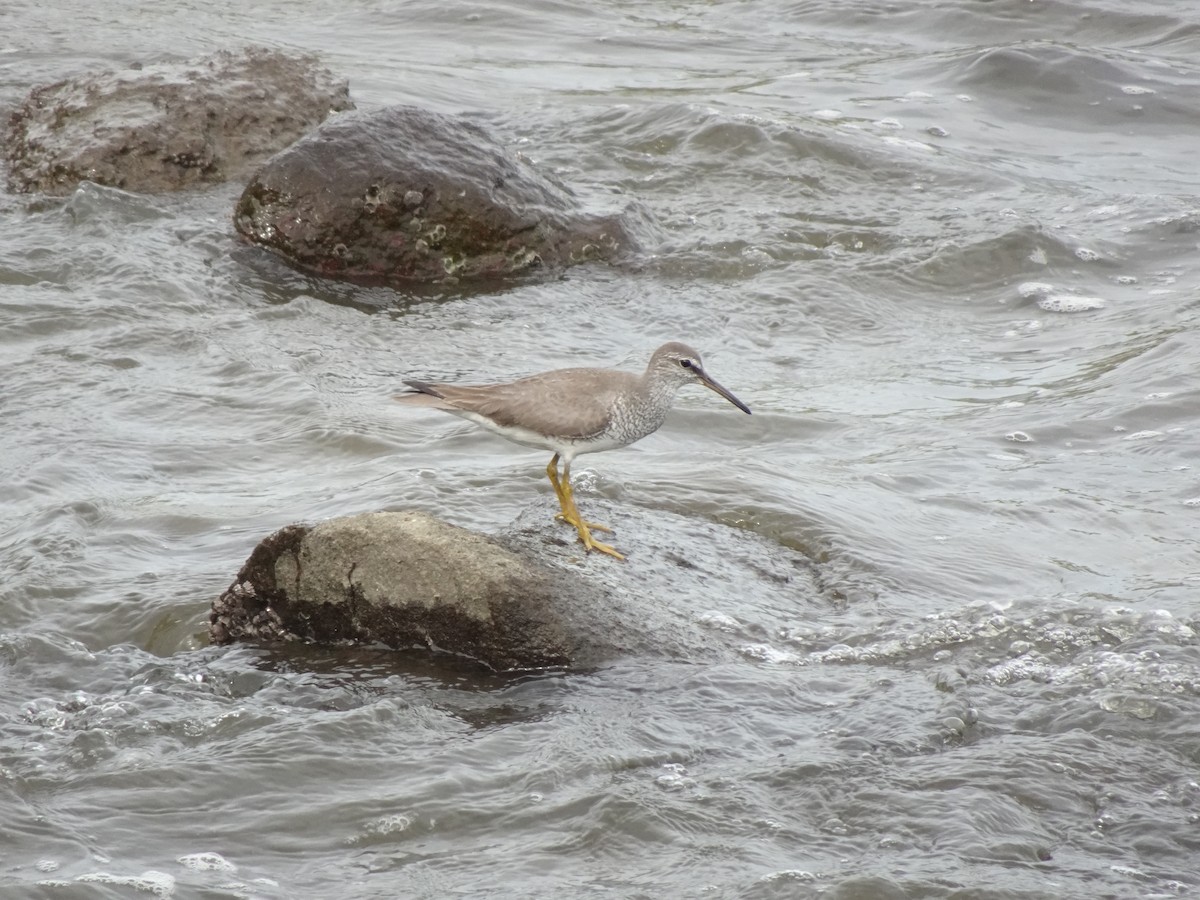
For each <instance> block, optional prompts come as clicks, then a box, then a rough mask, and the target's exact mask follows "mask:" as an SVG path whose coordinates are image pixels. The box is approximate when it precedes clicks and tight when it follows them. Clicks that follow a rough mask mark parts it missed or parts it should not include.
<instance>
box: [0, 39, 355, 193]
mask: <svg viewBox="0 0 1200 900" xmlns="http://www.w3.org/2000/svg"><path fill="white" fill-rule="evenodd" d="M353 108H354V104H353V103H351V102H350V94H349V89H348V87H347V84H346V82H345V81H344V80H338V79H335V78H334V77H333V75H332V74H331V73H330V72H329V71H327V70H326V69H324V68H321V67H320V66H318V65H317V61H316V57H314V56H290V55H287V54H284V53H280V52H278V51H274V50H266V49H262V48H253V49H249V50H246V51H243V52H240V53H230V52H220V53H216V54H214V55H212V56H209V57H205V58H203V59H199V60H193V61H191V62H185V63H157V64H154V65H149V66H145V67H144V68H137V69H127V70H125V71H122V72H104V73H100V74H92V75H84V76H81V77H79V78H71V79H68V80H66V81H60V82H57V83H56V84H51V85H45V86H42V87H37V88H34V90H33V91H32V92H31V93H30V95H29V97H28V98H26V100H25V102H24V103H22V104H21V106H20V107H18V108H17V110H16V111H15V112H14V113H13V114H12V116H11V118H10V120H9V126H8V129H7V132H6V134H5V137H4V154H5V156H6V158H7V159H8V163H9V175H8V186H9V189H10V190H13V191H17V192H32V191H41V192H43V193H47V194H54V195H58V196H63V195H65V194H69V193H70V192H71V191H73V190H74V189H75V186H76V185H77V184H79V182H81V181H94V182H96V183H98V184H103V185H108V186H110V187H116V188H122V189H124V190H128V191H139V192H142V193H162V192H165V191H174V190H179V189H180V188H187V187H192V186H195V185H200V184H213V183H217V182H223V181H227V180H229V179H232V178H239V177H245V176H247V175H249V174H250V172H252V171H253V170H254V169H255V167H257V166H259V165H260V164H262V162H263V161H264V160H266V159H267V158H268V157H270V156H271V154H273V153H276V152H278V151H279V150H280V149H282V148H283V147H286V146H287V145H288V144H290V143H292V141H294V140H296V138H298V137H300V136H301V135H302V134H304V133H305V132H307V131H309V130H310V129H312V128H314V127H315V126H317V125H319V124H320V123H321V122H323V121H324V120H325V118H326V117H327V116H328V115H329V114H330V112H333V111H335V110H345V109H353Z"/></svg>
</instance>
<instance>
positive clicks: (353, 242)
mask: <svg viewBox="0 0 1200 900" xmlns="http://www.w3.org/2000/svg"><path fill="white" fill-rule="evenodd" d="M234 227H236V228H237V230H238V231H239V232H241V233H242V234H243V235H245V236H246V238H248V239H249V240H250V241H252V242H253V243H256V244H258V245H260V246H263V247H266V248H268V249H270V250H272V251H274V252H275V253H278V254H279V255H280V256H282V257H283V258H284V259H286V260H287V261H288V262H290V263H291V264H292V265H294V266H296V267H298V268H300V269H303V270H305V271H308V272H312V273H315V274H317V275H323V276H327V277H332V278H341V279H346V280H351V281H362V282H369V283H387V282H402V281H408V280H417V281H457V280H459V279H469V278H481V277H495V276H506V275H514V274H520V273H524V272H528V271H530V270H534V269H537V268H538V267H543V266H544V267H549V268H560V267H563V266H567V265H570V264H573V263H577V262H583V261H586V260H592V259H609V258H611V257H613V256H614V255H616V254H618V253H619V252H620V251H621V250H622V249H625V248H627V247H629V246H630V245H631V244H632V239H631V238H630V236H629V235H628V234H627V231H626V229H625V227H624V226H623V224H622V223H621V221H620V219H616V218H603V217H596V216H589V215H586V214H584V213H583V212H582V211H581V210H580V209H579V205H578V203H577V202H576V201H575V199H574V197H573V196H572V195H571V194H570V192H569V191H567V190H566V189H565V188H563V187H562V186H560V185H559V184H557V183H556V182H553V181H551V180H550V179H549V178H547V177H546V176H545V175H542V174H541V173H539V172H538V171H537V170H536V169H534V168H533V167H532V166H531V165H529V164H528V163H526V162H525V161H523V160H521V159H520V158H518V157H516V156H514V155H513V154H511V153H509V152H508V150H507V149H506V148H504V147H503V146H502V145H501V144H500V143H499V142H498V141H497V140H496V138H494V137H492V136H491V135H490V134H489V133H488V132H487V131H486V130H485V129H484V128H483V127H482V126H480V125H479V124H478V123H475V122H472V121H470V120H468V119H464V118H461V117H453V116H446V115H441V114H439V113H435V112H431V111H429V110H425V109H421V108H419V107H412V106H397V107H391V108H388V109H383V110H379V111H376V112H372V113H369V114H368V113H358V114H354V115H350V116H341V117H339V118H337V119H336V120H334V121H331V122H328V123H326V124H325V125H324V126H322V127H321V128H320V129H318V130H317V131H316V132H314V133H313V134H311V135H309V136H308V137H306V138H305V139H303V140H301V141H298V142H297V143H296V144H294V145H292V146H291V147H289V148H288V149H286V150H284V151H283V152H282V153H280V154H279V155H277V156H276V157H274V158H273V159H272V160H270V162H268V163H267V164H266V165H265V166H263V168H262V169H261V170H260V171H259V172H258V174H257V175H256V176H255V177H254V180H253V181H252V182H251V183H250V184H249V185H248V186H247V187H246V190H245V191H244V192H243V194H242V196H241V199H240V200H239V201H238V204H237V208H236V210H235V212H234Z"/></svg>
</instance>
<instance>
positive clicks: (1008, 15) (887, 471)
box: [0, 0, 1200, 900]
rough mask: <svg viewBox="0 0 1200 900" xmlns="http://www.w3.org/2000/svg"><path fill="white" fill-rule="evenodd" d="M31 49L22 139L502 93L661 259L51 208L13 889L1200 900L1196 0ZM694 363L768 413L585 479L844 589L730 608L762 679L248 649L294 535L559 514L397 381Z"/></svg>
mask: <svg viewBox="0 0 1200 900" xmlns="http://www.w3.org/2000/svg"><path fill="white" fill-rule="evenodd" d="M0 33H2V34H3V35H4V36H3V37H2V38H0V111H5V114H6V111H7V110H9V109H11V108H12V107H13V106H15V105H16V104H17V103H18V102H19V101H20V100H21V99H22V98H23V97H24V95H25V94H26V92H27V91H28V89H29V88H30V86H31V85H33V84H35V83H40V82H45V81H50V80H54V79H57V78H60V77H65V76H67V75H70V74H74V73H78V72H82V71H87V70H90V69H94V68H97V67H103V66H119V67H123V66H127V65H130V64H132V63H135V62H139V61H140V62H148V61H152V60H155V59H159V58H164V57H189V56H195V55H199V54H204V53H209V52H213V51H215V50H218V49H225V48H232V47H238V46H242V45H243V44H245V43H260V44H267V45H269V46H275V47H280V48H284V49H292V50H312V51H316V52H318V53H320V54H321V55H322V57H323V58H324V60H325V62H326V64H327V65H329V66H330V67H331V68H332V69H334V70H335V71H337V72H339V73H341V74H344V75H345V76H346V77H348V78H349V79H350V83H351V93H352V95H353V96H354V98H355V100H356V102H357V103H358V104H359V106H360V107H362V108H372V107H378V106H381V105H385V104H392V103H419V104H423V105H426V106H429V107H431V108H434V109H438V110H441V111H445V112H454V113H457V112H470V113H473V114H477V115H480V116H482V117H483V118H484V119H485V120H486V121H488V122H489V123H490V125H491V127H492V128H493V129H494V130H495V131H496V132H497V133H498V134H500V135H501V136H502V138H503V139H504V140H506V141H507V142H509V143H510V144H511V146H512V147H513V149H514V151H516V152H520V153H522V154H524V155H525V156H527V157H528V158H530V159H531V160H533V161H534V162H535V163H536V164H537V165H538V166H540V167H542V168H544V169H545V170H546V171H549V172H552V173H554V174H555V175H556V176H557V177H559V178H561V179H562V180H563V181H565V182H566V183H568V184H570V185H571V186H572V187H573V188H574V189H575V190H576V192H577V193H578V195H579V197H580V198H581V202H582V203H583V204H585V205H586V206H587V207H588V208H589V209H590V210H592V211H595V212H604V213H611V212H617V211H620V210H623V209H629V210H630V211H631V215H632V216H633V218H634V221H636V222H639V223H641V224H640V226H639V227H640V228H641V229H642V234H641V237H642V239H643V240H644V241H645V243H646V247H647V252H646V254H645V255H644V256H643V257H641V258H639V259H638V260H636V261H635V262H634V264H632V265H629V266H622V267H608V266H600V265H597V266H589V267H584V268H580V269H575V270H571V271H570V272H568V273H566V274H565V275H563V276H562V277H555V278H551V279H547V280H543V281H530V282H516V283H512V284H509V285H504V286H495V285H492V286H487V287H486V288H484V289H471V288H465V287H461V286H460V287H454V288H436V289H425V290H421V291H414V292H408V293H406V292H404V291H396V290H391V289H385V288H355V287H349V286H344V285H334V284H327V283H323V282H320V281H318V280H316V279H311V278H308V277H306V276H303V275H300V274H298V273H296V272H293V271H291V270H289V269H287V268H286V267H284V266H282V265H281V264H280V263H278V262H277V261H275V260H273V259H271V258H269V257H266V256H264V255H262V254H260V253H259V252H257V251H255V250H253V249H252V248H248V247H245V246H243V245H241V244H239V243H238V242H237V241H236V240H235V237H234V233H233V229H232V226H231V223H230V212H231V209H232V205H233V202H234V200H235V198H236V196H237V194H238V193H239V190H240V186H239V185H229V186H227V187H224V188H219V189H215V190H206V191H199V192H192V193H186V194H181V195H177V196H167V197H142V196H137V195H131V194H126V193H122V192H120V191H116V190H112V189H107V188H101V187H97V186H93V185H84V186H82V187H80V188H79V190H78V191H76V192H75V194H74V195H72V196H71V197H69V198H68V199H66V200H65V201H50V200H44V199H40V198H36V197H16V196H12V195H0V221H2V225H0V228H2V230H0V386H2V388H3V389H2V391H0V425H2V427H0V475H2V476H3V477H2V478H0V510H2V512H0V723H2V727H0V792H2V793H0V810H3V814H2V815H0V893H3V895H4V896H5V897H8V896H12V897H47V898H74V897H81V898H82V897H87V898H91V897H120V898H125V897H139V896H160V897H178V898H185V897H206V898H209V897H214V898H215V897H254V898H260V897H261V898H297V897H303V898H310V897H311V898H328V897H348V898H394V897H423V898H442V897H448V896H463V897H489V898H526V897H553V898H575V897H580V898H587V897H622V898H624V897H631V898H637V897H644V898H663V897H705V898H775V897H810V896H811V897H816V896H827V897H836V898H864V900H866V898H889V897H912V898H926V897H946V898H950V897H953V898H1034V897H1038V898H1040V897H1047V898H1049V897H1053V898H1060V897H1069V898H1076V897H1078V898H1094V897H1113V898H1125V897H1177V896H1178V897H1182V896H1191V895H1194V894H1195V893H1197V892H1200V639H1198V637H1197V630H1198V629H1200V598H1198V595H1200V553H1198V549H1200V548H1198V538H1200V528H1198V521H1200V479H1198V477H1197V476H1198V470H1200V450H1198V447H1200V442H1198V439H1197V430H1198V426H1200V376H1198V375H1197V361H1198V360H1200V288H1198V279H1197V274H1198V269H1200V265H1198V263H1200V254H1198V249H1200V248H1198V242H1200V237H1198V235H1200V202H1198V194H1200V190H1198V187H1200V181H1198V178H1197V174H1196V173H1197V148H1198V147H1200V7H1197V6H1196V4H1193V3H1184V2H1165V0H1134V2H1118V0H1097V2H1086V3H1085V2H1083V0H1061V2H1035V3H1030V2H1026V0H995V2H982V0H955V2H932V0H924V2H922V0H915V2H909V3H905V4H892V3H883V2H874V0H863V2H855V3H850V4H846V3H842V2H834V0H811V2H802V3H779V2H757V3H737V2H716V3H705V4H700V3H694V4H687V3H682V4H681V3H664V2H658V0H645V2H641V3H637V4H632V3H624V4H622V3H601V4H590V5H587V4H559V3H548V2H539V3H522V4H517V3H493V4H488V5H480V4H475V3H464V2H448V3H443V2H438V3H434V2H404V3H401V2H384V0H379V2H362V3H351V4H345V3H332V2H316V0H300V2H289V3H282V2H266V3H255V4H236V3H226V2H215V3H207V4H203V5H199V6H197V5H194V4H182V3H158V2H155V3H152V2H146V0H143V2H132V0H124V2H113V3H105V4H94V3H88V2H80V0H51V2H42V3H32V2H27V0H16V2H9V3H8V4H6V6H5V7H4V9H2V10H0ZM671 339H678V340H685V341H687V342H688V343H690V344H693V345H694V346H696V347H698V348H699V349H700V350H701V351H702V352H703V353H704V354H705V359H706V365H707V367H708V368H709V370H710V371H711V373H712V374H713V375H714V376H715V377H716V378H717V379H719V380H720V381H721V382H722V383H723V384H725V385H726V386H728V387H729V388H730V389H731V390H733V391H734V392H735V393H737V394H738V395H739V396H740V397H741V398H742V399H743V400H745V401H746V402H747V403H749V404H750V405H751V406H752V407H753V409H754V415H753V416H752V417H746V416H743V415H741V414H739V413H738V412H737V411H736V410H734V409H733V408H732V407H730V406H728V405H727V404H725V403H724V402H723V401H721V400H720V399H719V398H717V397H715V396H714V395H712V394H710V393H708V392H702V391H698V390H696V391H690V392H685V393H684V394H683V395H681V398H680V403H679V408H678V409H677V411H676V412H675V413H674V414H673V415H672V417H671V418H670V419H669V420H668V422H667V425H666V426H665V427H664V428H663V429H662V430H661V431H660V432H659V433H657V434H656V435H653V436H652V437H650V438H648V439H646V440H645V441H643V442H642V443H640V444H638V445H636V446H635V447H632V448H628V449H625V450H621V451H617V452H613V453H605V454H597V455H595V456H590V457H583V458H582V459H580V460H579V461H578V462H577V463H576V466H575V469H576V475H577V479H578V494H579V502H580V506H581V508H583V509H584V511H585V513H586V510H587V505H588V501H589V498H592V499H598V498H605V499H607V500H611V501H617V502H620V503H623V504H629V505H632V506H636V507H641V508H644V509H647V510H658V509H665V510H669V511H671V512H673V513H677V514H680V515H683V516H686V517H689V518H691V519H694V520H697V521H710V522H717V523H721V524H724V525H728V526H732V527H735V528H738V529H742V530H745V531H748V532H751V533H753V534H755V535H757V536H760V537H762V538H764V539H766V540H768V541H771V542H775V543H778V544H781V545H784V546H787V547H789V548H793V549H796V550H799V551H800V552H802V553H803V554H804V555H805V556H807V557H808V558H809V559H810V560H811V561H812V563H813V570H814V573H815V575H816V578H817V581H818V583H819V584H820V586H821V590H820V591H819V592H817V593H815V594H813V593H800V592H797V595H796V596H795V597H794V602H793V603H790V604H780V603H778V602H777V601H776V600H775V599H774V598H775V596H776V592H765V591H763V590H761V588H760V587H759V586H758V585H756V584H755V583H746V584H744V585H742V587H741V589H740V590H739V591H735V592H733V593H730V592H728V591H726V590H725V589H724V586H723V587H722V590H721V591H720V592H716V593H714V595H713V596H712V597H711V599H710V602H709V603H708V604H707V605H705V606H704V607H697V608H695V609H693V610H689V611H688V614H689V615H690V616H691V617H692V618H693V620H694V621H695V622H696V623H698V624H699V625H700V626H702V627H703V628H706V629H711V630H713V631H714V632H719V633H720V635H721V636H722V638H723V639H724V640H726V641H728V642H730V643H731V644H732V645H733V646H735V647H737V648H738V652H737V653H736V654H735V655H734V656H733V659H732V660H731V661H724V662H713V661H711V660H688V659H639V658H632V659H625V660H622V661H620V662H618V663H617V664H614V665H613V666H611V667H609V668H606V669H603V670H601V671H595V672H590V673H580V674H571V675H563V674H561V673H547V674H544V675H538V676H529V677H525V678H508V679H505V678H500V677H494V678H490V677H487V676H483V675H479V676H465V675H462V674H456V673H455V672H454V670H453V669H450V668H446V667H443V666H441V665H440V664H439V663H437V662H436V661H428V660H424V661H422V660H419V659H413V658H412V657H410V656H406V655H403V654H395V653H389V652H381V651H375V650H357V651H345V650H342V651H335V650H328V649H319V648H304V647H288V648H282V649H280V648H274V649H272V648H262V647H245V646H242V647H233V648H215V647H211V646H209V645H208V643H207V638H206V627H205V626H206V619H207V611H208V604H209V603H210V601H211V599H212V597H213V596H214V595H216V594H217V593H219V592H220V591H221V590H222V589H223V588H224V587H225V586H227V585H228V583H229V582H230V580H231V579H232V577H233V574H234V573H235V572H236V570H237V568H238V566H239V565H240V564H241V562H242V561H243V560H244V558H245V556H246V555H247V554H248V552H249V551H250V549H251V548H252V547H253V546H254V544H255V543H256V542H257V540H259V539H260V538H261V537H263V536H265V535H267V534H269V533H270V532H272V531H274V530H275V529H277V528H279V527H281V526H283V525H286V524H289V523H292V522H295V521H309V522H312V521H319V520H321V519H323V518H326V517H330V516H336V515H343V514H348V513H355V512H361V511H364V510H372V509H380V508H396V509H399V508H417V509H423V510H427V511H429V512H432V513H434V514H437V515H439V516H442V517H444V518H446V519H447V520H449V521H451V522H454V523H455V524H459V525H463V526H466V527H470V528H476V529H480V530H483V531H502V530H503V529H505V528H506V527H510V526H511V525H512V523H513V522H514V521H515V520H517V519H518V518H519V517H520V516H522V515H523V514H527V513H528V510H529V508H530V506H531V505H534V504H545V503H546V502H547V499H548V498H549V497H550V487H549V484H548V483H547V481H546V479H545V477H544V474H543V470H544V467H545V464H546V462H547V460H546V459H545V458H544V456H543V455H542V454H540V453H538V452H535V451H529V450H526V449H524V448H519V447H515V446H512V445H509V444H507V443H505V442H503V441H500V440H499V439H497V438H495V437H494V436H491V435H488V434H486V433H482V432H480V431H479V430H477V429H475V428H473V427H472V426H470V425H469V424H467V423H464V422H462V421H460V420H457V419H454V418H453V417H450V416H439V415H437V414H435V413H414V412H412V411H406V410H403V409H402V408H400V407H397V406H396V405H394V404H392V403H391V402H390V401H389V397H390V395H391V394H392V393H394V392H395V390H396V389H397V388H398V386H399V382H400V380H401V379H402V378H405V377H419V378H428V379H432V380H438V379H444V380H451V379H459V380H464V381H469V380H488V379H496V380H501V379H508V378H513V377H517V376H520V375H524V374H528V373H530V372H534V371H538V370H542V369H547V368H554V367H558V366H566V365H617V366H622V367H627V368H630V369H636V368H640V367H641V366H643V365H644V364H645V360H646V359H647V358H648V356H649V354H650V352H651V351H652V350H653V349H654V347H656V346H657V345H658V344H660V343H662V342H663V341H666V340H671ZM617 542H618V545H619V546H620V547H621V549H622V550H624V551H626V552H627V553H628V554H629V556H630V559H629V563H628V565H630V566H634V567H636V566H637V565H638V560H639V557H641V558H642V559H647V558H653V555H654V554H655V553H656V552H657V551H656V547H655V546H653V545H650V544H647V543H644V542H639V540H638V535H637V534H636V533H630V532H629V531H628V530H623V532H622V533H621V534H619V535H618V536H617ZM562 552H563V553H566V554H577V555H579V565H580V567H581V568H582V569H583V570H584V571H585V572H586V571H587V570H589V569H593V568H602V567H604V566H611V565H618V563H616V562H615V561H613V560H611V559H607V558H598V557H594V556H593V557H589V558H586V559H584V558H583V557H582V555H581V554H578V551H577V550H576V549H574V548H564V549H563V551H562ZM694 552H695V553H697V554H705V553H706V550H705V548H704V547H703V546H696V547H695V551H694ZM768 593H769V597H768ZM645 602H646V603H647V604H654V603H655V602H656V598H655V597H653V596H647V597H646V598H645Z"/></svg>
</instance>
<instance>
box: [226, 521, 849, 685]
mask: <svg viewBox="0 0 1200 900" xmlns="http://www.w3.org/2000/svg"><path fill="white" fill-rule="evenodd" d="M556 509H557V505H556V504H555V503H554V502H553V501H552V500H546V501H545V502H541V503H538V504H535V505H534V506H532V507H531V508H530V509H528V510H527V511H526V512H525V513H524V514H523V515H522V516H521V517H520V518H519V519H518V520H517V522H516V523H514V526H513V527H512V528H511V529H508V530H507V533H506V534H505V535H504V536H502V537H499V538H489V537H485V536H483V535H479V534H476V533H474V532H470V531H466V530H464V529H462V528H457V527H454V526H451V525H447V524H444V523H442V522H440V521H438V520H437V519H434V518H432V517H431V516H428V515H426V514H424V513H414V512H403V513H402V512H379V513H365V514H361V515H356V516H347V517H343V518H338V519H331V520H329V521H327V522H324V523H322V524H320V525H317V526H315V527H309V526H303V525H293V526H289V527H287V528H284V529H282V530H281V531H279V532H276V533H275V534H274V535H272V536H270V537H269V538H267V539H266V540H264V541H262V543H260V544H259V545H258V547H257V548H255V550H254V552H253V553H252V554H251V555H250V558H249V559H248V560H247V561H246V564H245V565H244V566H243V567H242V569H241V571H240V572H239V573H238V576H237V578H236V579H235V580H234V582H233V584H232V585H230V587H229V588H228V589H227V590H226V591H225V592H224V593H223V594H222V595H221V596H220V597H219V598H218V599H217V600H215V601H214V602H213V606H212V613H211V616H210V620H209V621H210V633H211V636H212V639H213V641H214V642H216V643H227V642H230V641H234V640H252V641H263V642H271V641H278V640H306V641H311V642H318V643H337V642H355V643H368V644H370V643H384V644H387V645H389V646H392V647H395V648H401V649H410V648H416V649H418V650H422V651H425V652H428V651H434V652H437V653H439V655H440V657H441V658H442V659H443V661H446V660H450V659H453V658H454V657H451V656H447V655H446V654H454V655H456V656H457V657H458V658H459V659H463V660H474V661H477V662H481V663H484V664H485V665H487V666H489V667H491V668H492V669H495V670H499V671H508V670H523V669H538V668H545V667H556V668H557V667H562V668H592V667H595V666H598V665H602V664H608V663H614V662H616V661H617V660H619V659H621V658H632V659H638V658H644V657H660V658H661V657H666V658H671V659H678V660H686V661H688V662H700V661H719V660H721V659H727V658H729V657H730V656H731V655H733V654H740V655H744V654H746V653H750V654H758V653H759V652H760V651H759V647H758V645H759V642H760V641H761V639H762V635H764V634H767V633H772V632H775V631H777V630H778V629H779V627H780V625H781V623H784V622H788V621H790V620H791V619H792V618H793V617H795V616H805V615H806V614H807V612H808V610H809V609H810V607H811V606H812V605H813V604H814V603H820V604H821V605H822V606H825V605H830V604H833V605H837V604H840V603H844V602H846V598H845V596H844V595H843V594H842V591H841V589H840V588H839V587H838V586H837V585H836V582H835V581H834V580H832V579H830V583H829V584H823V583H822V581H824V580H825V579H818V577H817V570H816V568H815V566H814V564H813V562H812V561H811V560H809V559H808V558H807V557H805V556H804V555H803V554H801V553H798V552H796V551H795V550H790V549H788V548H786V547H781V546H779V545H778V543H776V542H773V541H769V540H767V539H765V538H763V537H761V536H759V535H756V534H753V533H751V532H747V531H744V530H742V529H736V528H730V527H728V526H725V525H720V524H717V523H714V522H708V521H705V520H703V519H694V518H687V517H684V516H680V515H677V514H674V513H670V512H666V511H664V510H644V509H639V508H636V507H630V506H626V505H624V504H618V503H613V502H611V501H601V500H597V499H595V498H590V499H589V501H588V506H587V510H588V513H589V515H593V514H594V515H596V516H597V517H598V518H601V520H602V521H605V522H606V523H607V524H609V525H612V526H614V527H616V528H618V530H619V531H620V533H621V535H622V536H623V538H624V540H622V541H620V546H621V549H622V550H623V551H625V552H627V553H629V559H628V560H627V561H625V562H621V561H618V560H615V559H612V558H611V557H608V556H604V555H603V554H598V553H593V554H590V555H589V554H585V553H584V551H583V548H582V547H581V546H580V545H579V543H578V542H577V541H576V536H575V530H574V529H573V528H570V527H569V526H566V525H563V524H562V523H560V522H556V521H555V520H554V517H553V513H554V511H555V510H556Z"/></svg>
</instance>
